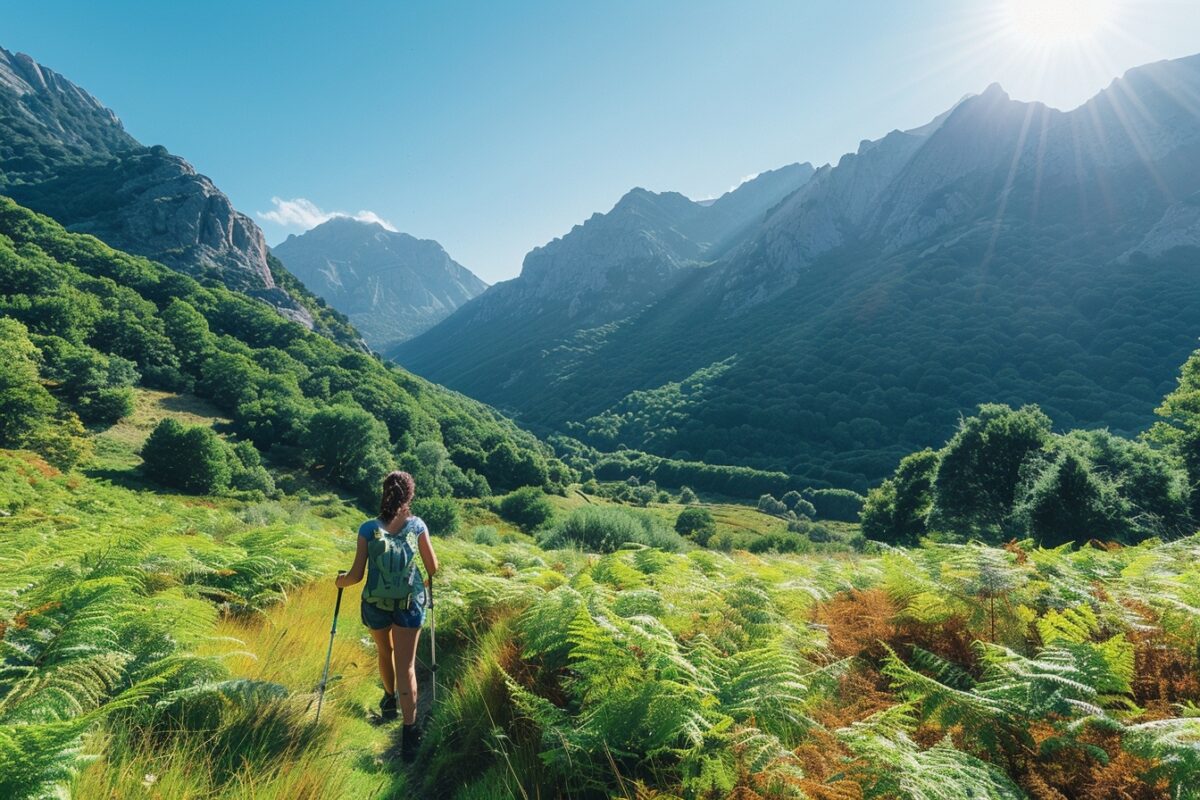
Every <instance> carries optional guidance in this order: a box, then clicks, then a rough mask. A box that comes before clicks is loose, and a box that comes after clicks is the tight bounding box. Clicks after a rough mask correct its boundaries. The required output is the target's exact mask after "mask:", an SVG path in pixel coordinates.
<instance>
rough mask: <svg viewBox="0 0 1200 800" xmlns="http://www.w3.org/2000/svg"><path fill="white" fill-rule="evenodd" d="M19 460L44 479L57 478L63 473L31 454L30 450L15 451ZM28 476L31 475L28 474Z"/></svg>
mask: <svg viewBox="0 0 1200 800" xmlns="http://www.w3.org/2000/svg"><path fill="white" fill-rule="evenodd" d="M15 454H16V456H17V458H19V459H21V460H22V461H24V462H25V463H26V464H27V465H28V466H30V467H32V468H33V469H34V470H35V471H36V472H37V473H39V474H40V475H41V476H42V477H43V478H56V477H58V476H59V475H61V474H62V473H61V472H59V471H58V470H56V469H55V468H54V467H52V466H50V465H49V464H48V463H47V462H46V461H44V460H43V459H41V458H39V457H38V456H36V455H34V454H33V453H31V452H29V451H28V450H17V451H15ZM26 474H27V475H28V474H29V473H26Z"/></svg>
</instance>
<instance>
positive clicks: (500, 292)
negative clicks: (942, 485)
mask: <svg viewBox="0 0 1200 800" xmlns="http://www.w3.org/2000/svg"><path fill="white" fill-rule="evenodd" d="M778 173H780V174H777V173H766V174H764V175H763V176H760V177H759V179H757V180H755V181H752V182H750V183H748V184H746V185H744V186H742V187H740V188H739V189H738V190H736V191H734V192H731V193H730V194H728V195H726V196H725V197H722V198H721V199H719V200H718V201H716V202H714V203H711V204H709V205H703V204H698V203H694V202H692V201H690V200H688V199H687V198H685V197H683V196H681V195H678V194H673V193H663V194H656V193H652V192H647V191H645V190H641V189H635V190H633V191H631V192H629V193H628V194H627V195H626V196H625V197H623V198H622V199H621V201H620V202H618V203H617V205H616V206H615V207H614V208H613V209H612V210H611V211H610V212H608V213H607V214H600V215H595V216H593V217H592V218H591V219H589V220H587V221H586V222H585V223H584V224H582V225H580V226H577V227H576V228H574V229H573V230H572V231H570V232H569V233H568V234H567V235H565V236H563V237H562V238H561V239H556V240H555V241H553V242H551V243H549V244H547V245H545V246H544V247H541V248H537V249H535V250H533V251H532V252H531V253H530V254H529V255H528V256H527V257H526V259H525V262H524V265H523V268H522V271H521V274H520V276H519V277H517V278H515V279H513V280H510V281H505V282H502V283H499V284H497V285H495V286H493V287H492V288H491V289H489V290H488V291H487V292H485V293H484V294H483V295H481V296H480V297H478V298H476V299H475V300H473V301H471V302H469V303H467V304H466V305H464V306H463V307H462V308H460V309H458V310H457V311H456V312H455V313H454V314H452V315H450V316H449V317H448V318H447V319H446V320H444V321H443V322H441V323H439V324H438V325H437V326H435V327H434V328H432V329H431V330H429V331H427V332H426V333H424V334H422V335H421V336H419V337H417V338H415V339H413V340H411V341H408V342H406V343H403V344H401V345H400V346H399V347H398V348H395V349H394V350H393V351H392V355H393V356H394V357H396V358H397V359H398V360H399V361H400V362H401V363H403V364H404V365H405V366H407V367H409V368H411V369H413V370H414V371H416V372H418V373H420V374H423V375H425V376H426V377H429V378H430V379H432V380H435V381H438V382H441V383H445V384H447V385H449V386H451V387H452V388H456V389H459V390H460V391H463V392H465V393H467V394H470V395H472V396H475V397H478V398H480V399H483V400H485V401H487V402H489V403H492V404H494V405H497V406H498V407H500V408H502V409H504V410H506V411H508V412H510V413H513V414H515V415H516V416H517V417H518V418H519V419H520V420H522V421H523V422H525V423H526V424H529V425H531V426H533V427H534V428H535V429H539V430H545V431H560V432H568V433H571V434H573V435H575V436H577V437H578V438H580V439H583V440H584V441H586V442H588V443H590V444H593V445H596V446H600V447H604V448H613V447H619V446H627V447H630V448H635V449H644V450H647V451H650V452H652V453H656V454H659V455H664V456H675V457H677V458H702V459H704V460H707V461H711V462H714V463H733V464H742V465H747V466H754V467H761V468H771V469H782V470H785V471H788V472H790V473H792V474H794V475H798V476H803V477H805V478H807V479H809V480H811V481H812V482H814V483H833V484H838V485H849V486H854V487H856V488H864V487H865V486H866V485H868V484H870V483H872V482H874V481H876V480H878V479H879V478H880V477H882V476H883V475H885V474H886V473H887V472H889V471H890V470H891V468H892V467H893V466H894V465H895V462H896V460H897V459H898V458H899V456H900V455H902V454H904V453H907V452H910V451H912V450H914V449H918V448H920V447H923V446H927V445H929V444H932V443H935V442H938V441H941V440H943V439H944V438H945V437H946V436H947V435H948V434H949V433H950V432H951V431H952V430H953V428H954V426H955V425H956V424H957V421H958V419H959V418H960V416H961V415H962V414H964V413H968V412H970V411H971V409H972V408H973V407H974V406H975V405H976V404H978V403H981V402H986V401H992V400H996V401H1002V402H1009V403H1013V404H1022V403H1029V402H1034V403H1039V404H1041V405H1042V406H1043V408H1045V410H1046V411H1047V412H1048V413H1049V414H1050V415H1051V417H1052V418H1053V419H1054V421H1055V423H1056V425H1058V426H1061V427H1063V428H1068V427H1077V426H1078V427H1098V426H1108V427H1111V428H1112V429H1114V430H1115V431H1117V432H1121V433H1136V432H1137V431H1139V430H1141V429H1143V428H1144V427H1145V426H1146V425H1147V424H1148V423H1149V422H1150V421H1151V419H1152V411H1153V408H1154V406H1155V404H1156V402H1157V399H1158V398H1159V397H1161V396H1162V395H1163V394H1164V392H1165V391H1167V390H1169V389H1170V388H1171V386H1172V385H1173V383H1174V376H1175V371H1176V369H1177V368H1178V364H1179V363H1181V362H1182V361H1183V360H1184V359H1185V358H1186V356H1187V355H1188V353H1189V352H1190V351H1191V349H1192V347H1193V345H1194V341H1195V336H1196V332H1197V330H1198V329H1200V272H1198V271H1197V268H1198V267H1200V56H1193V57H1190V58H1185V59H1178V60H1174V61H1164V62H1159V63H1155V64H1149V65H1146V66H1143V67H1139V68H1136V69H1133V70H1130V71H1129V72H1127V73H1126V74H1125V75H1124V76H1123V77H1121V78H1119V79H1117V80H1115V81H1114V82H1113V83H1112V84H1111V85H1110V86H1108V87H1107V88H1106V89H1104V90H1103V91H1101V92H1100V93H1098V94H1097V95H1096V96H1095V97H1093V98H1092V99H1091V100H1089V101H1088V102H1087V103H1085V104H1084V105H1082V106H1080V107H1079V108H1076V109H1074V110H1071V111H1059V110H1056V109H1053V108H1049V107H1047V106H1045V105H1043V104H1040V103H1026V102H1019V101H1016V100H1013V99H1012V98H1010V97H1009V96H1008V95H1007V94H1006V93H1005V92H1004V91H1003V90H1002V89H1001V88H1000V87H999V86H998V85H993V86H989V87H988V88H987V89H986V90H985V91H983V92H982V93H980V94H978V95H975V96H971V97H968V98H965V99H964V100H962V101H960V102H959V103H958V104H956V105H955V106H954V107H953V108H951V109H949V110H947V111H946V112H945V113H944V114H941V115H939V116H938V117H937V118H935V119H934V120H932V121H931V122H930V123H929V124H927V125H925V126H922V127H920V128H917V129H913V130H907V131H899V130H897V131H893V132H892V133H890V134H888V135H887V136H884V137H883V138H881V139H878V140H875V141H864V142H862V144H861V145H860V146H859V148H858V150H857V151H856V152H855V153H851V154H847V155H846V156H844V157H843V158H842V159H841V160H840V161H839V162H838V163H837V164H836V165H826V166H823V167H821V168H820V169H818V170H815V171H814V170H812V169H811V168H810V167H808V166H793V167H789V168H785V169H784V170H782V171H778ZM735 209H736V213H735Z"/></svg>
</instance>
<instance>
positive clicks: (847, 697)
mask: <svg viewBox="0 0 1200 800" xmlns="http://www.w3.org/2000/svg"><path fill="white" fill-rule="evenodd" d="M895 704H896V696H895V695H893V694H892V693H891V692H890V691H888V679H887V678H886V677H884V676H883V675H882V674H881V673H880V672H879V671H878V670H876V669H875V668H874V667H872V666H870V665H868V664H866V663H865V662H858V664H857V665H856V666H855V667H854V668H853V669H851V670H850V671H848V672H846V673H845V674H844V675H842V676H841V677H840V678H838V686H837V691H835V692H834V693H833V694H832V695H831V696H830V697H829V698H828V699H827V700H825V701H823V702H822V703H820V704H819V705H817V706H816V707H815V708H814V709H813V710H812V712H811V714H812V717H813V719H815V720H816V721H817V722H819V723H821V725H822V727H824V728H825V729H826V730H834V729H836V728H844V727H846V726H848V725H850V723H852V722H858V721H859V720H861V719H866V718H867V717H869V716H871V715H872V714H874V713H875V712H877V711H882V710H883V709H885V708H889V707H891V706H893V705H895Z"/></svg>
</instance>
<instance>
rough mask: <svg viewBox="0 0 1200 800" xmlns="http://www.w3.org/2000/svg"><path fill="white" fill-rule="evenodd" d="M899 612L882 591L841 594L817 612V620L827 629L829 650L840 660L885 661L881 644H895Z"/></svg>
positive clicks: (815, 616)
mask: <svg viewBox="0 0 1200 800" xmlns="http://www.w3.org/2000/svg"><path fill="white" fill-rule="evenodd" d="M897 610H898V609H897V608H896V605H895V603H893V602H892V600H891V598H889V597H888V596H887V593H886V592H884V591H883V590H882V589H862V590H860V589H852V590H850V591H848V592H841V593H839V594H837V595H835V596H834V597H832V598H830V599H829V600H827V601H825V602H824V603H821V604H820V605H819V606H817V608H816V612H815V613H814V615H813V620H814V621H815V622H816V623H817V624H819V625H822V626H824V627H825V630H826V633H827V634H828V636H829V648H830V649H831V650H832V651H833V652H834V654H835V655H837V656H838V657H839V658H850V657H855V656H868V657H870V658H874V659H878V658H882V656H883V654H884V650H883V646H882V645H881V642H891V641H894V640H895V638H896V634H897V629H896V624H895V623H894V622H893V620H894V619H895V617H896V612H897Z"/></svg>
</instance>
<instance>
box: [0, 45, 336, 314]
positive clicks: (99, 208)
mask: <svg viewBox="0 0 1200 800" xmlns="http://www.w3.org/2000/svg"><path fill="white" fill-rule="evenodd" d="M0 143H3V145H2V146H0V190H2V191H3V192H4V193H5V194H8V195H10V196H11V197H12V198H13V199H14V200H16V201H17V202H19V203H21V204H22V205H25V206H27V207H29V208H32V209H33V210H35V211H39V212H41V213H43V214H47V215H48V216H51V217H54V218H55V219H56V220H58V221H59V222H60V223H62V224H63V225H64V226H66V227H67V228H68V229H70V230H74V231H80V232H84V233H90V234H92V235H93V236H96V237H97V238H99V239H102V240H103V241H105V242H106V243H108V244H109V245H111V246H113V247H116V248H118V249H121V250H126V251H128V252H131V253H136V254H138V255H143V256H146V257H148V258H152V259H155V260H156V261H161V262H162V263H164V264H166V265H168V266H170V267H173V268H175V269H178V270H179V271H181V272H185V273H188V274H191V275H194V276H197V277H200V276H206V277H216V278H218V279H220V280H221V281H222V282H223V283H224V284H225V285H227V286H229V287H230V288H233V289H238V290H241V291H246V292H249V293H251V294H254V295H256V296H258V297H260V298H262V299H263V300H265V301H266V302H268V303H270V304H271V305H273V306H275V307H276V308H277V309H278V310H279V311H280V312H281V313H283V314H284V315H285V316H287V317H289V318H290V319H294V320H296V321H298V322H301V323H302V324H305V325H309V326H311V325H312V322H313V320H312V317H311V315H310V314H309V312H308V311H306V310H305V309H304V307H303V306H302V305H301V304H300V303H299V302H297V300H296V299H295V298H293V297H291V296H290V295H289V294H288V293H287V292H286V291H284V290H282V289H280V288H279V287H277V286H276V285H275V279H274V277H273V276H272V274H271V268H270V266H269V264H268V261H267V245H266V241H265V240H264V238H263V234H262V231H261V230H259V228H258V226H257V225H255V224H254V222H253V220H251V219H250V218H249V217H247V216H246V215H245V214H242V213H240V212H239V211H237V209H235V208H234V207H233V204H232V203H231V202H230V200H229V198H228V197H226V196H225V194H224V193H222V192H221V191H220V190H219V189H218V188H217V187H216V186H215V185H214V184H213V182H212V181H211V180H209V179H208V178H207V177H205V176H204V175H201V174H199V173H198V172H197V171H196V170H195V169H194V168H193V167H192V165H191V164H189V163H188V162H187V161H185V160H184V159H183V158H180V157H179V156H175V155H172V154H170V153H168V152H167V150H166V148H164V147H161V146H155V147H143V146H141V145H140V144H139V143H138V142H137V140H136V139H134V138H133V137H132V136H130V135H129V134H128V133H126V131H125V129H124V128H123V127H122V125H121V122H120V120H119V119H118V118H117V116H116V114H114V113H113V112H112V111H111V110H109V109H107V108H105V107H104V106H103V105H102V104H101V103H100V102H99V101H98V100H97V99H96V98H94V97H93V96H92V95H90V94H89V93H88V92H86V91H84V90H83V89H81V88H79V87H78V86H76V85H75V84H74V83H72V82H71V81H69V80H67V79H66V78H64V77H63V76H61V75H59V74H58V73H56V72H54V71H53V70H51V69H48V68H47V67H44V66H42V65H40V64H38V63H37V62H36V61H34V60H33V59H32V58H31V57H29V56H27V55H25V54H23V53H21V54H13V53H11V52H9V51H7V50H4V49H3V48H0Z"/></svg>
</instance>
